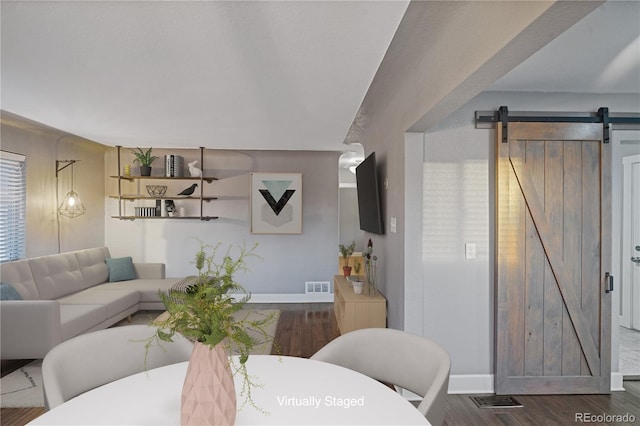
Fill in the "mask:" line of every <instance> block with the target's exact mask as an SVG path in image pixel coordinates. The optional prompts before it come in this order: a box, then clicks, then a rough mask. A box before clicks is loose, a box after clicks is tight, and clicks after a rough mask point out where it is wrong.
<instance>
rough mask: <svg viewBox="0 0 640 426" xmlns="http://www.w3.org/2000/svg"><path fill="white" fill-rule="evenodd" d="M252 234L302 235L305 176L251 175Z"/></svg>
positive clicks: (294, 174) (290, 174)
mask: <svg viewBox="0 0 640 426" xmlns="http://www.w3.org/2000/svg"><path fill="white" fill-rule="evenodd" d="M250 181H251V189H250V198H251V207H250V210H251V218H250V221H251V233H252V234H302V173H257V172H256V173H251V178H250Z"/></svg>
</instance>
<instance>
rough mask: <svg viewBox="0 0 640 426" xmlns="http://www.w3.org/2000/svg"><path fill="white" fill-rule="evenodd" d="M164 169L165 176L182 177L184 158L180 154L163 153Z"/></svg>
mask: <svg viewBox="0 0 640 426" xmlns="http://www.w3.org/2000/svg"><path fill="white" fill-rule="evenodd" d="M164 170H165V176H166V177H184V158H183V157H182V155H173V154H171V155H165V156H164Z"/></svg>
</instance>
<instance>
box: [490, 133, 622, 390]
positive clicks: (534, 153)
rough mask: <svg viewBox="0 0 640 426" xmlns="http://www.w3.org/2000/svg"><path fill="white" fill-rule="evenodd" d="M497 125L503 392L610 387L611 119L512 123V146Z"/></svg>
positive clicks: (499, 386)
mask: <svg viewBox="0 0 640 426" xmlns="http://www.w3.org/2000/svg"><path fill="white" fill-rule="evenodd" d="M496 127H497V129H496V133H497V136H498V138H497V139H498V142H497V144H498V148H497V155H498V159H497V169H498V170H497V197H496V198H497V199H496V201H497V212H496V214H497V224H496V233H497V256H496V259H497V265H496V381H495V390H496V393H497V394H558V393H608V392H609V391H610V369H611V362H610V358H611V351H610V346H611V342H610V334H611V325H610V322H611V293H609V292H608V291H607V290H608V285H609V279H608V278H607V276H606V273H607V272H608V271H610V269H609V267H610V263H611V259H610V253H609V251H610V230H609V228H610V210H609V206H610V191H611V188H610V185H611V184H610V177H609V176H610V164H611V160H610V144H608V143H607V144H605V143H602V124H591V123H589V124H575V123H518V122H516V123H509V124H508V130H507V133H508V142H503V140H502V126H496Z"/></svg>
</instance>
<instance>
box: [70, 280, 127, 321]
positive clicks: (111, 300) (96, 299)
mask: <svg viewBox="0 0 640 426" xmlns="http://www.w3.org/2000/svg"><path fill="white" fill-rule="evenodd" d="M105 285H109V284H105ZM101 287H103V286H98V287H92V288H89V289H86V290H83V291H81V292H79V293H75V294H72V295H69V296H65V297H62V298H60V299H58V302H60V304H61V305H104V306H105V307H106V308H107V316H108V317H112V316H114V315H116V314H119V313H120V312H123V311H125V310H127V309H129V308H131V307H133V306H137V305H138V303H139V302H140V293H139V292H138V291H137V290H136V289H130V290H127V289H122V290H121V291H106V290H101Z"/></svg>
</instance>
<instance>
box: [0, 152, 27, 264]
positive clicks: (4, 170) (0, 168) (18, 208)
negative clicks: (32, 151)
mask: <svg viewBox="0 0 640 426" xmlns="http://www.w3.org/2000/svg"><path fill="white" fill-rule="evenodd" d="M24 160H25V157H24V155H20V154H14V153H12V152H7V151H0V262H7V261H10V260H16V259H21V258H23V257H24V253H25V250H24V248H25V210H26V204H27V201H26V198H27V197H26V192H27V186H26V178H25V162H24Z"/></svg>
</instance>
